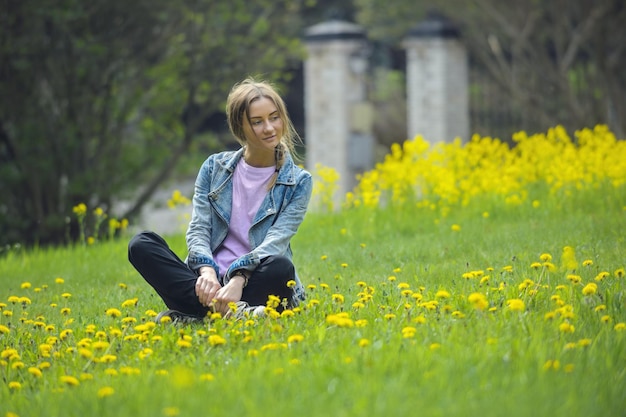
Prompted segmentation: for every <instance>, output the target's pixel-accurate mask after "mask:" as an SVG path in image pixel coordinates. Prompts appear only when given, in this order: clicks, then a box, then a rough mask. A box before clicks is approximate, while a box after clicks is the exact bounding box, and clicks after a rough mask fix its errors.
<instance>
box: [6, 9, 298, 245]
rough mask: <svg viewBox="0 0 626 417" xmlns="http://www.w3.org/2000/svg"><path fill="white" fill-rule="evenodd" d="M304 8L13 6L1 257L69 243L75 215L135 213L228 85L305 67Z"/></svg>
mask: <svg viewBox="0 0 626 417" xmlns="http://www.w3.org/2000/svg"><path fill="white" fill-rule="evenodd" d="M299 10H300V2H293V1H286V0H281V1H258V2H254V3H253V4H250V3H249V2H244V1H239V0H238V1H208V0H202V1H191V0H190V1H182V2H169V1H161V0H157V1H137V2H123V1H120V0H113V1H111V0H106V1H105V0H96V1H91V2H80V1H69V2H68V1H61V0H47V1H44V2H43V3H42V2H35V1H22V2H9V4H8V5H7V11H6V13H3V14H2V16H1V17H0V80H1V84H0V97H2V98H1V99H0V193H1V194H2V195H3V196H5V198H3V200H2V202H1V203H0V213H2V216H0V245H3V246H4V245H5V244H12V243H15V242H22V243H25V244H33V243H48V242H60V241H62V240H63V239H64V238H65V236H67V235H68V231H69V234H70V235H72V236H76V233H77V225H76V224H73V223H72V224H68V222H69V220H68V219H70V218H71V217H70V214H71V208H72V207H73V206H75V205H76V204H79V203H82V202H86V203H88V204H89V205H90V206H101V207H103V208H104V209H105V210H106V211H109V210H110V208H111V206H112V201H113V200H114V198H116V197H119V196H120V195H121V194H122V193H124V192H126V195H128V194H129V192H132V194H131V195H132V198H133V200H132V201H133V202H134V205H133V206H132V208H131V210H130V211H129V212H128V213H115V214H116V215H117V216H120V217H126V216H132V215H134V214H136V213H137V212H138V210H139V208H140V207H141V205H142V204H143V203H144V202H145V201H146V200H147V198H148V197H149V195H150V193H151V192H152V191H154V189H155V188H156V187H157V186H158V184H159V183H160V182H161V181H162V180H163V179H164V178H167V176H168V175H169V174H170V173H171V172H172V171H173V170H174V168H175V166H176V163H177V162H178V159H179V158H180V156H181V155H183V154H184V153H185V152H186V151H188V150H189V149H190V147H191V144H192V143H193V142H194V141H195V140H197V138H198V137H199V134H200V133H202V130H203V129H206V127H204V126H203V123H204V121H205V120H206V119H207V118H208V116H210V115H212V114H213V113H215V112H217V111H220V110H221V109H222V108H223V104H224V101H225V99H226V95H227V93H228V90H229V89H230V87H231V86H232V85H233V84H234V83H235V82H237V81H239V80H241V79H242V78H244V77H246V76H248V75H256V74H260V75H262V76H263V77H266V78H268V79H270V80H273V81H276V82H281V81H283V80H284V79H285V74H286V70H288V69H289V67H290V66H291V65H293V63H294V62H297V61H298V60H300V59H301V57H302V50H301V47H300V44H299V41H298V36H299V30H300V29H299V28H300V26H299V18H298V16H299V15H298V13H299ZM42 34H44V35H43V36H42ZM139 185H142V188H141V192H137V189H138V187H139Z"/></svg>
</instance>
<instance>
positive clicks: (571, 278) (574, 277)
mask: <svg viewBox="0 0 626 417" xmlns="http://www.w3.org/2000/svg"><path fill="white" fill-rule="evenodd" d="M567 279H568V280H569V281H570V282H571V283H572V284H580V282H581V281H582V277H581V276H580V275H574V274H568V275H567Z"/></svg>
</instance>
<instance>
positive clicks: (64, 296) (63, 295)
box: [61, 292, 72, 299]
mask: <svg viewBox="0 0 626 417" xmlns="http://www.w3.org/2000/svg"><path fill="white" fill-rule="evenodd" d="M71 296H72V294H70V293H69V292H64V293H63V294H61V297H63V298H66V299H67V298H70V297H71Z"/></svg>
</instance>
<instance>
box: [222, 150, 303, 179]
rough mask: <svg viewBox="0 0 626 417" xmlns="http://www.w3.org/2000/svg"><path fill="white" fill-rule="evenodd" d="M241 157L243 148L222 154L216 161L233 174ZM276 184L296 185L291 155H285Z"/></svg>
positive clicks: (294, 166)
mask: <svg viewBox="0 0 626 417" xmlns="http://www.w3.org/2000/svg"><path fill="white" fill-rule="evenodd" d="M242 157H243V148H239V149H238V150H236V151H231V152H224V153H223V154H222V156H221V157H220V158H219V159H218V162H219V164H220V165H221V166H222V167H223V168H224V169H226V170H228V171H229V172H231V173H232V172H234V171H235V167H236V166H237V164H238V163H239V160H240V159H241V158H242ZM276 183H277V184H285V185H294V184H295V183H296V164H295V163H294V162H293V159H292V158H291V155H290V154H289V153H288V152H286V153H285V163H284V164H283V166H282V167H281V168H280V171H278V177H277V178H276Z"/></svg>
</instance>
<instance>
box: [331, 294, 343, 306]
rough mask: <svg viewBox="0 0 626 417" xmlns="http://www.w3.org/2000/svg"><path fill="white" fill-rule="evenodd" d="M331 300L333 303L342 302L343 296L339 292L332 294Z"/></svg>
mask: <svg viewBox="0 0 626 417" xmlns="http://www.w3.org/2000/svg"><path fill="white" fill-rule="evenodd" d="M332 300H333V302H335V303H338V304H342V303H343V302H344V297H343V295H341V294H333V295H332Z"/></svg>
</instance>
